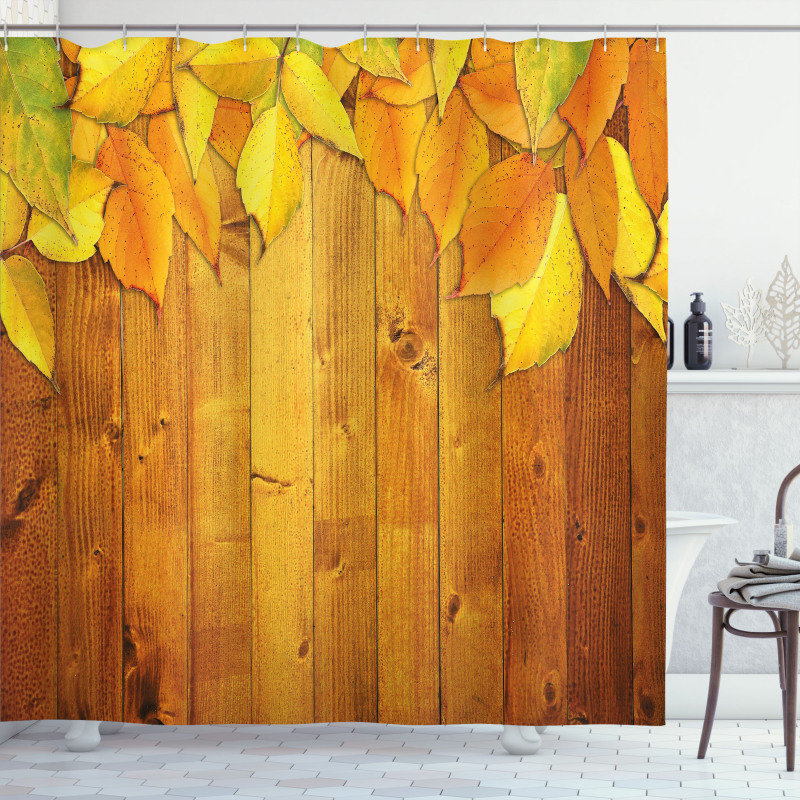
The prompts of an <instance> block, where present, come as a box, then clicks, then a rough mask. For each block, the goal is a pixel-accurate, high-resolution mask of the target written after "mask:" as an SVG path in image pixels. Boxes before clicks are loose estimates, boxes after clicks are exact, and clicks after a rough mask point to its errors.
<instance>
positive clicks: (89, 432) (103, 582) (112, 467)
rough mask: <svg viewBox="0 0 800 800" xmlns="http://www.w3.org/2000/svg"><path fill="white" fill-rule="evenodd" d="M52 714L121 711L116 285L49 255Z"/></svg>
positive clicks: (110, 715) (99, 266) (93, 262)
mask: <svg viewBox="0 0 800 800" xmlns="http://www.w3.org/2000/svg"><path fill="white" fill-rule="evenodd" d="M56 296H57V304H56V305H57V308H58V318H57V323H56V362H57V374H58V380H59V386H60V389H61V393H60V394H59V396H58V484H59V487H58V538H59V559H60V562H59V574H58V608H59V623H58V625H59V627H58V640H59V657H58V716H59V718H60V719H106V720H121V719H122V570H123V565H122V409H121V404H122V387H121V377H120V373H121V369H120V361H121V346H120V286H119V283H118V281H117V279H116V277H115V276H114V274H113V273H112V271H111V268H110V267H108V266H107V265H106V264H104V263H103V261H102V259H101V258H100V256H99V255H95V256H93V257H92V258H91V259H90V260H89V261H85V262H83V263H81V264H61V263H59V264H57V265H56Z"/></svg>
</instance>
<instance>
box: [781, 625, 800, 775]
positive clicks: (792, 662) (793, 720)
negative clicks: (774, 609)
mask: <svg viewBox="0 0 800 800" xmlns="http://www.w3.org/2000/svg"><path fill="white" fill-rule="evenodd" d="M798 625H800V612H797V611H787V612H786V626H787V636H786V649H785V650H784V657H785V659H786V714H785V715H784V728H785V731H786V769H787V771H789V772H794V753H795V745H796V744H797V642H798Z"/></svg>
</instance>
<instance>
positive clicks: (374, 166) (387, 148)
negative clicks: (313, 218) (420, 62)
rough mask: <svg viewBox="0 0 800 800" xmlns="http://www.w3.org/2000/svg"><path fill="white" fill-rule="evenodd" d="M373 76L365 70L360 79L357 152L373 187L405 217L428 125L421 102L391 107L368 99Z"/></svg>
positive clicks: (357, 99) (357, 110)
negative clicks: (387, 198) (420, 141)
mask: <svg viewBox="0 0 800 800" xmlns="http://www.w3.org/2000/svg"><path fill="white" fill-rule="evenodd" d="M374 81H375V78H374V76H372V75H370V74H369V73H368V72H367V71H366V70H362V71H361V72H360V74H359V76H358V94H357V97H356V111H355V124H354V126H353V127H354V129H355V134H356V141H357V142H358V149H359V150H360V151H361V153H362V154H363V156H364V165H365V166H366V168H367V175H368V176H369V179H370V180H371V181H372V185H373V186H374V187H375V189H376V190H377V191H379V192H386V194H388V195H391V196H392V197H393V198H394V199H395V200H396V201H397V204H398V205H399V206H400V208H401V209H402V210H403V216H405V215H406V214H407V213H408V208H409V206H410V204H411V198H412V197H413V196H414V188H415V187H416V185H417V172H416V168H415V164H416V158H417V147H418V145H419V140H420V138H421V136H422V131H423V129H424V128H425V123H426V122H427V119H426V116H425V107H424V105H423V104H422V103H415V104H414V105H411V106H392V105H389V104H388V103H384V102H383V101H382V100H376V99H375V98H373V97H369V96H368V95H369V92H370V89H371V88H372V84H373V82H374Z"/></svg>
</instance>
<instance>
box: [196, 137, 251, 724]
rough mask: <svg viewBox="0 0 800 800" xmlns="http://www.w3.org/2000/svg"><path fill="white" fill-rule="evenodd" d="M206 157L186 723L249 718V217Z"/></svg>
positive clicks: (229, 175)
mask: <svg viewBox="0 0 800 800" xmlns="http://www.w3.org/2000/svg"><path fill="white" fill-rule="evenodd" d="M209 155H210V156H211V160H212V165H213V168H214V173H215V176H216V180H217V185H218V186H219V190H220V198H221V202H222V243H221V246H220V273H221V280H222V284H221V285H220V284H219V283H218V282H217V278H216V276H215V274H214V271H213V269H212V268H211V266H210V265H209V264H208V262H207V261H206V260H205V258H203V256H202V255H200V253H199V252H198V251H197V249H196V248H195V247H194V245H193V244H191V243H189V245H188V273H187V306H186V308H187V353H188V358H187V361H188V365H189V369H188V381H187V385H188V397H189V428H188V441H189V636H190V640H189V646H190V660H189V720H190V722H191V723H193V724H197V725H202V724H204V723H212V722H213V723H215V724H224V723H226V722H230V723H233V722H236V723H239V724H241V723H246V722H249V721H250V718H251V716H250V715H251V710H250V706H251V677H252V672H251V642H252V626H251V607H250V594H251V580H252V576H251V566H250V565H251V548H250V287H249V266H250V250H249V247H250V243H249V233H250V222H249V219H248V217H247V215H246V213H245V211H244V207H243V206H242V204H241V198H240V196H239V193H238V192H237V191H236V186H235V174H234V172H233V169H232V168H231V167H230V166H229V165H228V164H227V162H225V161H223V160H222V157H221V156H219V155H217V153H216V152H214V151H209Z"/></svg>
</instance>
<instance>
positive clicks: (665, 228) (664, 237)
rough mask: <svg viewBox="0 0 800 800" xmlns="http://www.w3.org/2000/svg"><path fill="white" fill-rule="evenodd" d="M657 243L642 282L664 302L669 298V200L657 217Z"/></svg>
mask: <svg viewBox="0 0 800 800" xmlns="http://www.w3.org/2000/svg"><path fill="white" fill-rule="evenodd" d="M658 230H659V236H658V244H657V245H656V252H655V255H654V256H653V260H652V261H651V262H650V268H649V269H648V270H647V274H646V275H645V276H644V279H643V280H642V283H643V284H644V285H645V286H649V287H650V288H651V289H652V290H653V291H654V292H656V293H657V294H658V296H659V297H660V298H661V299H662V300H664V301H665V302H666V301H667V300H668V299H669V298H668V297H667V294H668V288H669V287H668V283H669V281H668V280H667V261H668V255H669V200H667V202H666V203H664V210H663V211H662V212H661V216H660V217H659V218H658Z"/></svg>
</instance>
